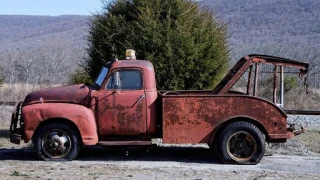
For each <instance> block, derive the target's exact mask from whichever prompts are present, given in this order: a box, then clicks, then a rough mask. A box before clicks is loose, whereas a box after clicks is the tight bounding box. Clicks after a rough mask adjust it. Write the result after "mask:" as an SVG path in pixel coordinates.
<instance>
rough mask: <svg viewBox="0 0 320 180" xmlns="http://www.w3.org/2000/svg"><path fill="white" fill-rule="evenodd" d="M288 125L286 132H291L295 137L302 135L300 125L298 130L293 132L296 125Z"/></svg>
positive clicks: (303, 130) (302, 129)
mask: <svg viewBox="0 0 320 180" xmlns="http://www.w3.org/2000/svg"><path fill="white" fill-rule="evenodd" d="M288 125H289V128H288V130H289V131H291V132H293V134H294V135H295V136H298V135H300V134H302V133H304V132H305V129H304V128H303V127H302V125H300V130H297V131H294V130H296V129H295V126H296V125H295V124H294V123H292V124H290V123H288Z"/></svg>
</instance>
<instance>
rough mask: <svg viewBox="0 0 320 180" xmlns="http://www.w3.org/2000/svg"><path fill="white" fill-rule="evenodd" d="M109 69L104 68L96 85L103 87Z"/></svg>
mask: <svg viewBox="0 0 320 180" xmlns="http://www.w3.org/2000/svg"><path fill="white" fill-rule="evenodd" d="M108 71H109V69H108V68H107V67H103V68H102V69H101V71H100V73H99V76H98V78H97V79H96V83H95V84H96V85H98V86H99V87H101V86H102V83H103V80H104V79H105V77H106V75H107V74H108Z"/></svg>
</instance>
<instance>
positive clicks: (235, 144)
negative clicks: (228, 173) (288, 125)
mask: <svg viewBox="0 0 320 180" xmlns="http://www.w3.org/2000/svg"><path fill="white" fill-rule="evenodd" d="M215 146H216V150H217V153H218V156H219V158H220V160H221V161H222V162H223V163H237V164H257V163H259V162H260V160H261V158H262V157H263V154H264V152H265V141H264V138H263V134H262V133H261V131H260V130H259V129H258V128H257V127H256V126H255V125H253V124H251V123H248V122H242V121H240V122H234V123H231V124H229V125H227V126H226V127H225V129H223V130H222V132H221V133H220V135H218V139H217V142H216V143H215Z"/></svg>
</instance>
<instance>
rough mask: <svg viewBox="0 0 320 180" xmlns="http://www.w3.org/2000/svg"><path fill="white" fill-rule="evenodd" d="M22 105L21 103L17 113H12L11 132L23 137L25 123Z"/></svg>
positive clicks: (17, 107)
mask: <svg viewBox="0 0 320 180" xmlns="http://www.w3.org/2000/svg"><path fill="white" fill-rule="evenodd" d="M22 103H23V102H19V103H18V104H17V105H16V106H15V107H16V109H15V111H14V112H13V113H12V117H11V125H10V132H11V134H12V133H15V134H21V135H22V129H23V128H24V122H23V119H22V115H21V114H22V112H21V111H22Z"/></svg>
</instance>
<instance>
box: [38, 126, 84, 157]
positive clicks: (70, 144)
mask: <svg viewBox="0 0 320 180" xmlns="http://www.w3.org/2000/svg"><path fill="white" fill-rule="evenodd" d="M40 128H41V129H39V130H38V131H37V133H36V134H35V136H34V139H33V140H34V148H35V151H36V153H37V156H38V157H39V159H41V160H45V161H71V160H73V159H75V158H76V157H77V155H78V154H79V152H80V147H81V138H80V135H79V133H78V132H77V131H76V130H75V129H74V128H73V127H71V126H69V125H66V124H49V125H45V126H42V127H40Z"/></svg>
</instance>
